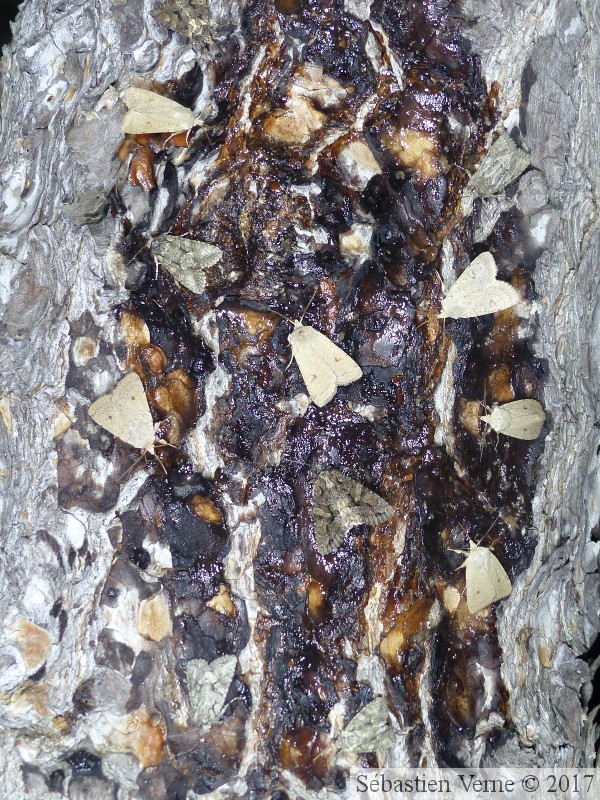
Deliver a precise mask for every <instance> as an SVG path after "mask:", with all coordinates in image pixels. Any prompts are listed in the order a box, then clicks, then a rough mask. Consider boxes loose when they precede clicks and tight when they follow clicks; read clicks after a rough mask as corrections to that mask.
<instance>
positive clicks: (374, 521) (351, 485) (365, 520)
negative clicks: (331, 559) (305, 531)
mask: <svg viewBox="0 0 600 800" xmlns="http://www.w3.org/2000/svg"><path fill="white" fill-rule="evenodd" d="M393 514H394V509H393V508H392V507H391V506H390V505H389V504H388V503H386V502H385V500H384V499H383V498H382V497H380V496H379V495H378V494H375V492H372V491H371V490H370V489H367V488H366V487H365V486H363V485H362V484H361V483H359V482H358V481H355V480H352V478H348V477H346V475H343V474H342V473H341V472H339V471H338V470H337V469H332V470H326V471H325V472H321V473H320V475H319V476H318V477H317V479H316V481H315V483H314V495H313V523H314V529H315V542H316V545H317V550H318V551H319V553H320V554H321V555H323V556H326V555H328V554H329V553H332V552H333V551H334V550H337V548H338V547H339V546H340V545H341V543H342V541H343V539H344V536H345V535H346V534H347V533H348V532H349V531H350V530H351V529H352V528H354V527H355V526H356V525H379V524H380V523H381V522H385V521H386V520H388V519H390V517H391V516H393Z"/></svg>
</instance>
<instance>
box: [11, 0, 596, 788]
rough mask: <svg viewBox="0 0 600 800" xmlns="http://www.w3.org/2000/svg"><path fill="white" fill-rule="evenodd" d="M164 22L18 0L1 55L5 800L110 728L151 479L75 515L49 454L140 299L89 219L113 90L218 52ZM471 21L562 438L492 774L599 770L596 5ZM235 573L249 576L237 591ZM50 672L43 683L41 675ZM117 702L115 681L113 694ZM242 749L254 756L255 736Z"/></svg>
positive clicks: (114, 120)
mask: <svg viewBox="0 0 600 800" xmlns="http://www.w3.org/2000/svg"><path fill="white" fill-rule="evenodd" d="M209 5H210V6H211V7H213V11H214V14H213V24H214V29H213V33H214V34H215V38H216V40H217V44H218V33H219V30H227V28H228V27H231V28H233V27H234V25H235V21H236V19H237V16H236V15H237V13H238V11H239V9H238V7H237V4H234V3H223V4H222V3H220V2H215V3H211V2H210V1H209ZM348 5H349V6H350V7H352V8H354V7H356V8H359V7H360V9H362V10H364V9H363V7H364V8H367V7H368V5H369V4H368V3H367V2H365V3H349V4H348ZM151 6H152V3H151V2H149V0H146V2H142V1H141V0H124V1H123V2H120V1H119V0H112V1H110V0H70V2H68V3H63V2H60V0H51V2H46V1H45V0H25V2H24V4H23V6H22V9H21V11H20V14H19V18H18V20H17V23H16V25H15V30H14V40H13V43H12V44H11V45H10V46H9V47H7V48H5V50H4V55H3V58H2V64H1V67H2V73H1V80H2V85H1V91H2V94H1V105H2V116H1V120H0V125H1V129H0V165H1V170H0V174H1V176H2V178H1V181H0V182H1V187H2V189H1V196H0V203H1V206H0V208H1V217H0V258H1V263H2V273H1V276H0V288H1V292H0V301H1V322H0V336H1V340H0V347H1V353H2V359H1V363H2V370H3V373H4V377H3V380H2V383H3V385H2V390H1V396H0V414H1V417H2V423H1V424H0V440H1V458H2V463H1V465H0V480H1V482H2V494H3V505H2V507H1V511H0V514H1V516H0V519H1V528H2V549H1V552H0V559H1V570H2V575H3V578H2V584H1V589H0V619H2V621H3V622H2V626H1V629H0V731H1V739H0V787H2V788H1V790H0V794H2V796H6V797H24V796H26V792H29V793H28V794H27V796H28V797H32V798H47V797H58V796H59V795H58V794H51V793H49V792H48V788H47V785H46V784H45V783H44V782H43V780H42V778H41V777H40V774H41V773H42V772H43V773H46V774H48V773H51V772H53V771H54V770H55V769H56V768H57V763H58V759H59V758H60V756H61V754H63V753H65V752H68V751H70V750H75V749H77V747H80V746H85V744H86V743H89V742H92V743H93V742H94V739H95V737H96V736H97V735H98V731H99V730H100V729H101V728H102V726H103V725H104V724H110V723H109V721H107V720H105V719H98V718H96V717H94V716H91V717H89V716H88V717H86V716H84V715H81V714H77V713H75V714H74V713H73V705H72V698H73V694H74V692H75V690H76V689H77V687H78V686H79V685H80V684H82V682H84V681H85V680H86V679H88V678H90V677H91V676H92V675H95V676H96V678H97V675H98V670H97V667H96V666H95V664H94V659H93V653H94V647H95V646H96V642H97V637H98V634H99V632H100V630H101V629H102V627H103V626H104V625H105V624H106V622H105V619H104V618H103V616H102V613H99V612H98V604H99V599H100V593H101V592H102V590H103V588H104V586H105V583H106V579H107V575H108V572H109V569H110V567H111V563H112V559H113V543H112V542H111V538H110V529H111V526H112V525H113V524H114V519H115V513H116V511H118V510H119V509H121V508H124V507H126V505H127V502H128V500H129V499H130V497H131V495H132V493H133V492H134V491H135V489H136V486H139V482H137V484H136V482H135V481H134V482H132V484H130V485H128V487H127V493H128V494H127V496H122V497H121V498H120V499H119V501H118V503H117V507H116V509H115V508H112V507H111V508H110V510H109V511H107V512H106V514H102V513H88V512H86V511H84V510H82V509H78V510H71V511H69V512H67V511H64V510H62V509H61V508H60V507H59V505H58V501H57V477H56V440H57V439H59V438H62V437H64V436H69V437H72V438H71V445H72V446H75V445H76V444H77V437H78V434H77V433H76V432H74V430H71V429H70V428H71V423H73V422H76V420H75V419H74V418H73V414H74V412H75V408H76V403H77V400H78V399H79V400H80V401H82V399H83V398H77V397H75V396H73V395H72V394H71V396H70V397H69V402H66V401H65V399H64V398H65V379H66V376H67V372H68V370H69V369H70V367H72V366H73V365H75V366H78V365H83V364H85V363H86V361H87V360H88V359H89V358H90V357H94V358H98V359H99V361H98V363H99V365H100V366H102V367H103V368H104V373H102V371H101V370H99V373H98V374H99V377H98V381H99V383H98V385H96V386H94V387H93V389H94V392H95V393H98V392H99V391H100V390H102V389H104V388H105V389H106V390H108V389H109V388H110V385H111V381H110V380H108V378H106V376H107V375H110V371H111V370H112V374H116V369H114V365H115V358H114V355H113V352H112V348H113V346H115V345H116V344H117V341H118V333H117V330H116V322H115V320H114V316H113V312H112V309H113V308H114V306H115V305H116V304H117V303H119V302H121V301H122V300H124V299H125V297H126V296H127V291H126V288H125V274H124V268H123V263H122V260H120V258H119V257H118V256H117V255H116V254H115V251H114V250H113V245H114V244H115V242H116V241H117V239H118V237H119V234H120V222H119V219H118V217H117V218H114V219H113V218H112V217H111V216H110V215H109V216H108V217H107V218H105V219H103V220H102V221H101V222H99V223H94V224H92V225H85V224H81V223H82V222H85V221H86V219H93V218H94V217H95V215H96V213H97V212H98V211H99V209H101V208H102V207H103V205H104V198H105V197H106V193H107V191H108V190H109V189H110V188H111V187H112V186H113V184H114V183H115V180H116V179H117V175H118V172H119V168H120V164H119V162H118V161H117V159H116V152H117V149H118V146H119V144H120V141H121V139H122V134H121V131H120V121H121V118H122V111H123V109H122V106H120V105H119V104H118V89H121V88H123V87H125V86H127V85H128V84H130V83H131V81H132V79H133V78H134V77H136V76H144V77H147V78H148V79H151V80H153V81H155V82H157V83H159V84H160V83H165V82H167V81H169V80H174V79H177V78H178V77H180V76H181V75H182V74H183V73H184V72H186V71H187V70H188V69H189V67H190V66H191V64H192V62H193V61H194V60H195V59H196V58H197V56H198V55H199V56H200V60H201V62H203V63H204V64H205V65H206V63H207V62H208V58H209V57H208V51H207V49H206V47H205V46H204V45H200V44H199V45H197V46H196V52H194V50H193V49H192V48H190V45H189V42H186V41H185V40H184V39H183V38H172V37H169V36H168V35H167V33H166V30H165V28H163V27H161V26H160V25H157V24H156V23H155V22H154V21H153V20H152V16H151V13H150V11H151ZM464 13H465V15H466V17H467V19H470V20H473V21H472V22H471V24H470V25H469V26H468V27H467V29H466V35H467V36H468V37H469V38H470V39H471V40H472V42H473V47H474V50H475V51H476V52H479V53H480V54H481V56H482V59H483V63H484V68H485V75H486V79H487V80H488V82H489V83H491V82H492V81H498V82H499V83H500V84H501V87H502V90H501V93H500V108H501V112H502V116H503V118H504V119H505V120H506V123H505V124H506V126H507V128H508V129H509V130H510V128H511V127H512V126H513V125H518V126H519V127H520V130H521V132H522V136H523V141H524V143H525V145H526V147H527V148H528V149H529V150H530V151H531V153H532V164H533V166H534V167H535V168H536V170H537V171H536V172H529V173H527V175H526V176H525V177H524V178H523V180H522V181H521V183H520V185H519V190H518V193H517V195H516V202H517V204H518V206H519V207H520V209H521V210H522V211H523V213H525V214H526V216H527V217H528V219H529V221H530V226H531V230H532V231H533V232H534V236H535V238H536V240H537V242H538V244H539V245H540V247H543V248H545V252H544V253H543V255H542V256H541V257H540V259H539V262H538V266H537V271H536V277H535V281H536V289H537V293H538V299H537V301H536V310H537V322H538V325H539V328H538V332H537V353H538V355H539V356H540V357H542V358H545V359H547V362H548V377H547V381H546V388H545V398H544V399H545V407H546V409H547V411H548V414H549V416H550V420H551V429H550V434H549V435H548V436H547V438H546V446H545V452H544V456H543V459H542V460H541V462H540V465H539V485H538V490H537V495H536V500H535V505H534V508H535V529H536V532H537V536H538V538H539V544H538V547H537V549H536V553H535V558H534V560H533V563H532V564H531V566H530V568H529V570H528V571H527V572H526V573H525V574H522V575H521V576H520V578H519V579H518V581H517V582H516V584H515V586H514V590H513V594H512V596H511V597H510V598H509V600H508V601H507V602H505V603H504V605H503V608H502V610H501V611H500V612H499V615H498V616H499V630H500V638H501V644H502V648H503V653H504V659H503V660H504V666H503V678H504V681H505V683H506V686H507V688H508V691H509V695H510V700H509V706H510V712H511V715H512V722H513V725H514V734H515V735H514V736H513V737H512V738H510V739H509V740H508V742H507V743H506V744H504V745H503V747H502V748H501V749H500V750H498V751H497V752H496V754H495V756H494V758H495V760H496V762H497V763H501V764H511V765H528V764H536V765H554V764H556V765H565V766H569V765H579V764H589V763H590V759H592V758H593V741H594V735H593V732H591V731H592V729H591V727H590V724H589V723H586V718H585V712H584V708H583V705H585V702H586V697H587V696H589V681H590V673H589V668H588V665H587V663H586V662H585V661H584V660H582V657H583V656H584V654H586V652H587V651H588V650H589V649H590V647H591V645H592V644H593V642H594V640H595V637H596V636H597V635H598V629H599V627H600V625H599V617H598V613H599V575H598V544H597V542H596V541H595V536H596V535H597V534H596V531H597V528H598V524H599V522H600V479H599V473H598V467H597V462H598V457H597V454H596V449H597V447H598V444H599V441H600V434H599V431H598V430H597V429H596V428H595V427H594V422H595V420H596V418H597V416H599V415H598V410H597V400H596V397H597V395H598V391H599V390H600V387H599V385H598V384H599V378H598V375H599V370H598V355H597V354H598V352H600V329H599V325H600V321H599V320H600V305H599V304H598V296H597V290H596V287H597V263H598V257H599V252H598V251H599V244H600V243H599V237H598V229H599V224H598V212H597V205H598V187H597V182H598V176H599V175H600V170H599V169H598V166H599V161H600V159H599V157H598V155H599V154H598V148H599V146H600V145H599V140H598V137H597V136H596V135H595V131H596V128H597V119H596V116H597V112H596V109H597V108H598V107H599V102H600V98H599V97H598V93H599V91H600V82H599V81H598V76H597V69H598V66H597V65H598V63H599V60H598V56H599V53H598V49H599V48H598V42H599V39H598V30H599V29H600V16H599V15H600V11H599V10H598V8H597V4H596V3H595V2H594V0H581V2H579V3H576V2H572V0H541V1H540V0H536V1H535V2H534V1H533V0H467V2H466V3H465V8H464ZM115 87H117V88H115ZM123 192H124V194H125V196H128V197H129V199H130V202H131V206H132V208H133V211H132V213H131V216H132V218H135V215H136V203H138V204H139V205H140V211H139V213H140V214H142V213H144V212H145V207H144V208H141V206H142V204H143V198H140V196H139V195H138V194H136V193H134V192H131V193H130V194H129V195H128V194H127V193H128V192H129V190H128V189H127V187H123ZM84 315H87V317H86V318H87V319H88V321H89V323H88V324H89V327H90V330H92V329H96V330H97V332H98V334H99V336H100V341H94V340H93V338H89V339H88V338H87V333H86V332H85V331H82V330H81V328H77V331H78V332H76V333H75V334H74V333H73V329H72V328H71V326H72V325H73V324H74V323H77V325H79V326H80V325H81V319H82V318H83V317H84ZM103 375H104V377H103ZM103 380H104V381H106V382H107V385H106V386H105V387H104V385H101V381H103ZM82 446H83V443H82ZM98 480H99V481H101V480H102V476H100V477H99V479H98ZM140 480H141V476H140ZM248 547H250V544H248ZM237 555H238V556H240V557H241V556H242V555H243V553H238V554H237ZM235 556H236V553H235V551H234V552H233V553H232V556H231V558H232V559H235ZM242 572H243V570H242V568H241V567H240V565H238V567H237V574H238V578H239V582H240V585H241V586H242V587H243V584H244V581H245V580H246V578H245V577H244V575H243V574H242ZM235 574H236V567H235V565H233V566H231V568H230V577H231V578H233V576H234V575H235ZM250 589H251V587H250ZM255 656H256V654H255V653H254V654H253V653H249V654H248V656H247V658H248V662H247V663H248V665H249V666H252V665H253V664H254V666H255V667H256V666H257V664H256V662H253V658H255ZM44 664H45V675H44V676H43V680H42V681H41V682H40V681H36V680H32V676H35V674H36V672H37V671H38V670H39V669H40V668H42V667H43V665H44ZM114 692H115V687H114V685H113V684H111V688H110V691H109V694H110V695H111V698H112V697H113V695H114ZM175 694H176V692H175V691H174V690H173V696H175ZM166 695H168V692H166ZM111 698H108V697H107V698H106V700H107V703H108V701H109V700H110V699H111ZM115 702H116V701H115ZM108 716H110V714H108ZM247 748H248V751H247V757H248V760H250V761H251V759H252V742H251V741H249V742H248V744H247ZM103 770H104V774H105V775H106V776H107V777H108V778H110V780H111V781H113V785H114V786H118V787H119V794H118V796H119V797H120V798H128V797H135V796H136V788H135V787H136V779H137V775H138V772H139V770H140V762H139V759H138V758H137V757H136V756H135V755H133V754H132V752H131V749H129V750H128V748H127V747H125V748H124V749H123V752H116V751H115V752H113V753H112V754H107V755H106V757H105V758H104V759H103ZM38 771H39V773H38ZM90 781H91V783H89V784H86V785H81V786H79V788H75V789H73V790H72V792H71V794H70V796H71V797H76V796H77V797H79V796H84V795H85V796H87V797H105V796H106V797H108V796H109V795H107V794H103V792H105V791H107V790H106V784H101V785H100V786H99V787H94V784H93V780H92V779H91V778H90ZM233 784H235V781H234V782H233ZM26 787H27V788H26ZM111 791H112V790H111ZM234 791H235V789H234ZM76 792H80V794H77V793H76ZM238 792H239V794H238V796H243V790H242V789H240V788H239V787H238ZM110 796H112V795H110ZM234 796H235V795H234ZM306 796H307V797H308V796H310V793H308V791H307V794H306Z"/></svg>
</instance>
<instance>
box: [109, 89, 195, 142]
mask: <svg viewBox="0 0 600 800" xmlns="http://www.w3.org/2000/svg"><path fill="white" fill-rule="evenodd" d="M123 100H124V101H125V104H126V105H127V108H128V111H127V113H126V114H125V116H124V118H123V122H122V123H121V130H122V131H123V133H134V134H135V133H176V132H177V131H187V130H189V128H193V127H194V125H196V124H197V121H196V118H195V117H194V115H193V114H192V112H191V111H190V109H189V108H186V107H185V106H182V105H181V104H180V103H176V102H175V101H174V100H170V99H169V98H168V97H163V96H162V95H160V94H157V93H156V92H150V91H148V89H138V88H136V87H133V86H131V87H130V88H129V89H125V91H124V92H123Z"/></svg>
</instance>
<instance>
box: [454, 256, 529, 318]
mask: <svg viewBox="0 0 600 800" xmlns="http://www.w3.org/2000/svg"><path fill="white" fill-rule="evenodd" d="M496 272H497V267H496V261H495V260H494V256H493V255H492V254H491V253H481V255H479V256H477V258H475V259H474V260H473V261H472V262H471V263H470V264H469V266H468V267H467V268H466V270H465V271H464V272H463V273H462V274H461V275H460V276H459V277H458V278H457V280H456V281H455V282H454V283H453V284H452V286H451V287H450V289H449V290H448V292H447V293H446V296H445V297H444V299H443V300H442V311H441V313H440V314H439V317H440V318H441V319H445V318H446V317H451V318H452V319H467V318H469V317H479V316H482V315H483V314H493V313H495V312H496V311H502V310H503V309H505V308H510V307H511V306H514V305H516V303H518V302H519V293H518V292H517V290H516V289H515V288H514V287H512V286H511V285H510V284H508V283H505V282H504V281H499V280H496Z"/></svg>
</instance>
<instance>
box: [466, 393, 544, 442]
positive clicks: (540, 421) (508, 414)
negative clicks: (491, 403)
mask: <svg viewBox="0 0 600 800" xmlns="http://www.w3.org/2000/svg"><path fill="white" fill-rule="evenodd" d="M481 419H482V420H483V421H484V422H487V424H488V425H489V426H490V427H491V428H493V429H494V430H495V431H496V433H503V434H504V435H505V436H512V437H513V438H514V439H524V440H525V441H533V439H537V438H538V436H539V435H540V433H541V432H542V428H543V426H544V422H545V420H546V412H545V411H544V407H543V406H542V404H541V403H539V402H538V401H537V400H513V401H511V402H510V403H504V405H501V406H495V408H493V409H492V413H491V414H483V415H482V416H481Z"/></svg>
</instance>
